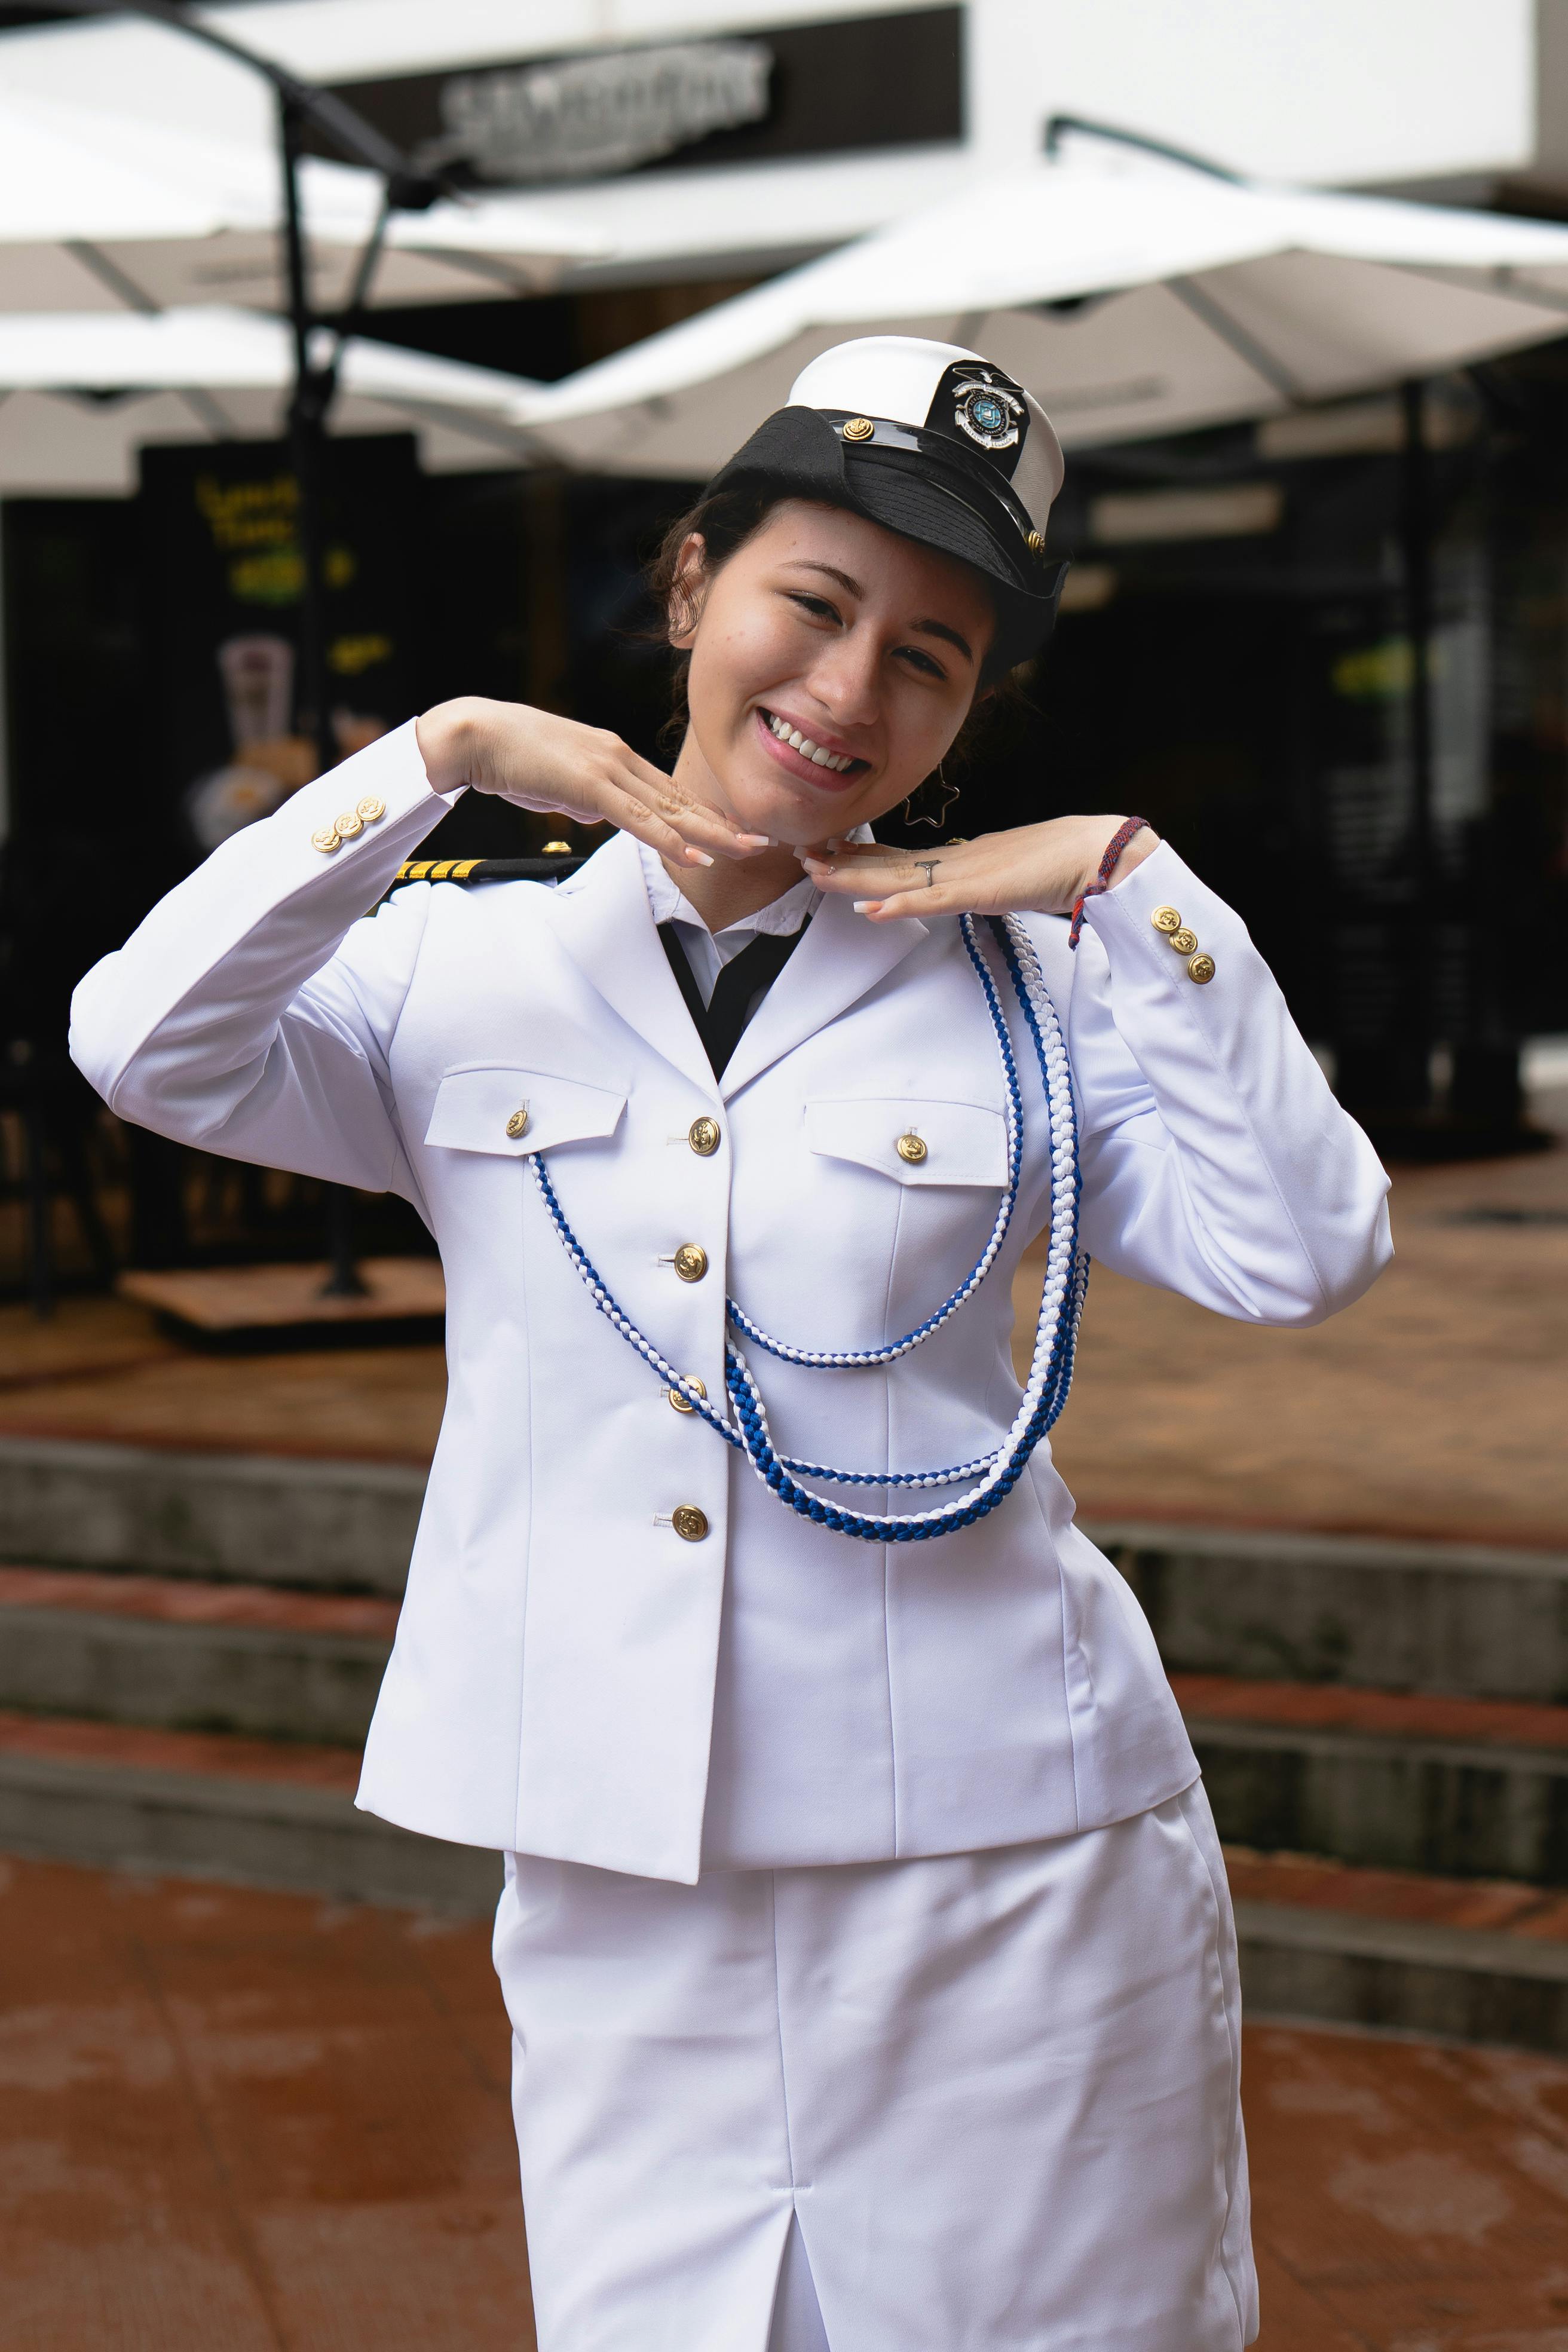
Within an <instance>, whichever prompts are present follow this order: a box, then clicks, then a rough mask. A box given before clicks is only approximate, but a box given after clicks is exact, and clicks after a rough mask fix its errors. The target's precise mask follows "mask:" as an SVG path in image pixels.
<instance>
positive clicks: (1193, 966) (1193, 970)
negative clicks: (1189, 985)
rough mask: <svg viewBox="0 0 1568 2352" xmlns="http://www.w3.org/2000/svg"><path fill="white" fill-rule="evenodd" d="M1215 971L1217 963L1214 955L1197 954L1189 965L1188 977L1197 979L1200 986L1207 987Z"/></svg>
mask: <svg viewBox="0 0 1568 2352" xmlns="http://www.w3.org/2000/svg"><path fill="white" fill-rule="evenodd" d="M1214 972H1215V963H1214V958H1213V956H1212V955H1195V956H1194V958H1193V960H1192V961H1191V963H1190V964H1188V966H1187V978H1188V979H1189V980H1195V981H1196V982H1197V984H1198V986H1199V987H1200V988H1206V987H1207V985H1208V983H1209V982H1210V981H1211V980H1212V979H1213V978H1214Z"/></svg>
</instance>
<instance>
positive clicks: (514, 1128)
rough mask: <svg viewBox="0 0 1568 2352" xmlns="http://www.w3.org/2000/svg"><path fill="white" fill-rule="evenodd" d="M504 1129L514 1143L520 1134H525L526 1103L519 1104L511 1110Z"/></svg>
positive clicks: (526, 1129) (526, 1120)
mask: <svg viewBox="0 0 1568 2352" xmlns="http://www.w3.org/2000/svg"><path fill="white" fill-rule="evenodd" d="M506 1131H507V1133H508V1134H509V1135H510V1138H511V1139H512V1141H513V1142H514V1143H515V1142H516V1141H517V1139H518V1137H519V1136H520V1135H526V1134H527V1133H528V1105H527V1104H526V1103H522V1104H521V1105H520V1106H519V1108H517V1109H516V1110H514V1111H513V1113H512V1115H511V1117H510V1118H509V1119H508V1121H507V1123H506Z"/></svg>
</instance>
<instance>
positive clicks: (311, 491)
mask: <svg viewBox="0 0 1568 2352" xmlns="http://www.w3.org/2000/svg"><path fill="white" fill-rule="evenodd" d="M278 112H279V137H280V144H281V147H282V156H283V241H284V250H285V254H286V257H287V262H288V276H289V326H290V328H291V330H292V332H293V338H294V392H293V397H292V398H291V400H290V401H289V459H290V461H291V463H292V465H293V468H294V486H295V493H296V497H297V499H298V501H299V503H298V507H297V509H296V513H297V517H298V534H299V544H300V639H299V649H298V654H297V660H298V664H299V672H298V691H297V694H296V697H295V708H296V709H297V711H298V712H299V716H300V722H301V723H302V725H304V726H305V727H308V729H309V730H310V734H311V735H312V736H313V737H314V739H315V744H316V756H317V759H318V760H319V761H320V763H321V774H323V775H324V774H325V773H326V772H327V770H328V769H329V768H331V767H332V766H333V765H335V763H336V761H337V756H338V747H337V744H336V742H335V740H333V736H332V721H331V712H330V710H329V709H328V708H327V642H326V640H327V614H326V593H325V592H326V579H325V572H326V523H325V515H324V511H323V508H324V498H323V493H324V490H325V478H324V477H325V472H326V465H325V459H326V412H327V403H328V402H329V401H330V400H331V394H332V379H331V371H330V370H327V369H320V368H317V367H315V366H314V365H313V364H312V362H311V353H310V330H311V328H312V326H313V325H314V323H315V320H314V317H313V314H312V311H311V308H310V278H309V276H308V273H307V265H306V256H305V226H304V222H303V219H302V218H301V215H300V153H301V142H302V134H303V131H304V123H305V118H304V115H303V113H302V112H301V110H300V108H299V107H298V106H297V105H296V104H295V102H294V100H292V99H291V98H289V96H288V95H287V93H280V94H279V101H278ZM326 1240H327V1260H328V1264H327V1279H326V1281H325V1282H324V1283H323V1284H322V1286H321V1297H323V1298H363V1297H365V1296H366V1289H365V1284H364V1281H363V1277H362V1276H361V1274H360V1271H359V1267H358V1265H357V1264H356V1263H355V1257H354V1244H353V1196H352V1195H351V1194H350V1193H349V1192H346V1191H345V1190H344V1188H343V1187H342V1185H341V1184H329V1185H328V1186H327V1234H326Z"/></svg>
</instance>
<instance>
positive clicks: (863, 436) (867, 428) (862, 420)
mask: <svg viewBox="0 0 1568 2352" xmlns="http://www.w3.org/2000/svg"><path fill="white" fill-rule="evenodd" d="M876 430H877V428H876V426H875V425H873V424H872V422H871V419H870V418H869V417H868V416H851V417H850V418H849V420H848V422H847V424H846V425H845V427H844V438H845V439H846V441H869V439H870V438H871V436H872V434H873V433H875V431H876Z"/></svg>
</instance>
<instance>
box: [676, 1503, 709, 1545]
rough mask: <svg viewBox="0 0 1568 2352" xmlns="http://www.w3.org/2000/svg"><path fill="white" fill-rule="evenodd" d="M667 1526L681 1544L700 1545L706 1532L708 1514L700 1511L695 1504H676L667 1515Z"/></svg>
mask: <svg viewBox="0 0 1568 2352" xmlns="http://www.w3.org/2000/svg"><path fill="white" fill-rule="evenodd" d="M669 1524H670V1526H671V1527H672V1528H674V1529H675V1532H676V1534H677V1535H678V1536H679V1538H680V1539H681V1541H682V1543H700V1542H701V1540H702V1538H703V1537H704V1536H705V1535H706V1534H707V1532H708V1514H707V1512H706V1511H700V1510H699V1509H698V1507H697V1506H696V1504H695V1503H677V1505H676V1507H675V1508H674V1510H673V1511H671V1513H670V1515H669Z"/></svg>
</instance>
